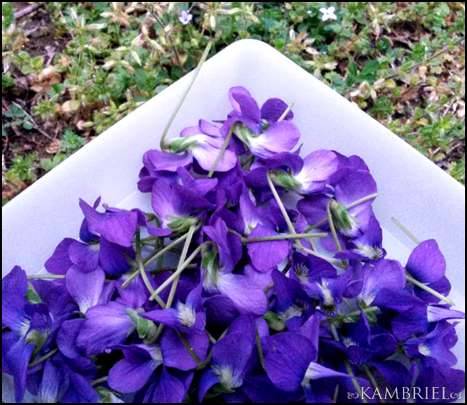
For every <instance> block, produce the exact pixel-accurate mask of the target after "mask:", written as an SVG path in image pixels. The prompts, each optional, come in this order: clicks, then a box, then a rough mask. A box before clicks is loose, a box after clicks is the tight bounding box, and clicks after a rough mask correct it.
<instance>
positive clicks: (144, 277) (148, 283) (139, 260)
mask: <svg viewBox="0 0 467 405" xmlns="http://www.w3.org/2000/svg"><path fill="white" fill-rule="evenodd" d="M136 263H137V266H138V270H139V274H140V275H141V279H142V280H143V283H144V285H145V286H146V288H147V290H148V291H149V294H150V295H153V294H154V288H153V287H152V284H151V281H150V280H149V278H148V275H147V274H146V270H145V268H144V264H143V260H142V258H141V239H140V233H139V231H138V232H137V233H136ZM154 298H155V300H156V301H157V303H158V304H159V305H160V306H161V307H162V308H164V306H165V303H164V301H162V299H161V298H160V297H159V296H158V295H154Z"/></svg>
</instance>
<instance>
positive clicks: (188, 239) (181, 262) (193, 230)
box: [166, 225, 198, 308]
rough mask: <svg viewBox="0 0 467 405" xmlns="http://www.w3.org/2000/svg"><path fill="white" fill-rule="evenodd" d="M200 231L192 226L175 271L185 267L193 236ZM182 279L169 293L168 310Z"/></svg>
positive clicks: (174, 283) (175, 283)
mask: <svg viewBox="0 0 467 405" xmlns="http://www.w3.org/2000/svg"><path fill="white" fill-rule="evenodd" d="M197 229H198V227H197V226H195V225H192V226H191V227H190V229H189V230H188V235H187V238H186V239H185V244H184V245H183V249H182V253H181V254H180V258H179V260H178V265H177V269H176V270H175V271H178V270H180V267H182V266H183V263H184V261H185V259H186V256H187V254H188V249H189V248H190V244H191V240H192V239H193V234H194V233H195V232H196V230H197ZM179 279H180V276H178V277H177V278H175V279H174V282H173V283H172V287H171V289H170V292H169V296H168V298H167V303H166V308H170V307H171V306H172V302H173V300H174V297H175V292H176V291H177V285H178V280H179Z"/></svg>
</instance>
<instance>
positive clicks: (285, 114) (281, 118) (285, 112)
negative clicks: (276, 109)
mask: <svg viewBox="0 0 467 405" xmlns="http://www.w3.org/2000/svg"><path fill="white" fill-rule="evenodd" d="M294 105H295V103H290V104H289V105H288V106H287V108H286V109H285V110H284V112H283V113H282V114H281V116H280V117H279V119H278V120H277V122H280V121H282V120H283V119H285V117H287V114H288V113H289V112H290V110H291V109H292V108H293V106H294Z"/></svg>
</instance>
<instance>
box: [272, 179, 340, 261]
mask: <svg viewBox="0 0 467 405" xmlns="http://www.w3.org/2000/svg"><path fill="white" fill-rule="evenodd" d="M266 177H267V180H268V185H269V188H270V189H271V192H272V195H273V197H274V199H275V200H276V203H277V205H278V206H279V210H280V211H281V213H282V216H283V217H284V220H285V223H286V224H287V227H288V228H289V232H290V233H292V234H294V235H295V234H297V232H296V231H295V227H294V224H293V223H292V221H291V219H290V217H289V214H288V213H287V210H286V209H285V207H284V204H283V202H282V200H281V198H280V196H279V193H278V192H277V190H276V187H275V186H274V183H273V181H272V179H271V175H270V173H269V172H268V173H267V175H266ZM295 245H296V246H297V247H298V248H299V249H301V250H302V251H303V252H305V253H307V254H309V255H312V256H316V257H319V258H320V259H324V260H326V261H328V262H329V263H332V264H337V265H340V264H341V261H340V260H336V259H332V258H328V257H326V256H323V255H320V254H319V253H317V252H315V251H313V250H311V249H307V248H306V247H304V246H303V244H302V243H301V241H300V240H297V241H295Z"/></svg>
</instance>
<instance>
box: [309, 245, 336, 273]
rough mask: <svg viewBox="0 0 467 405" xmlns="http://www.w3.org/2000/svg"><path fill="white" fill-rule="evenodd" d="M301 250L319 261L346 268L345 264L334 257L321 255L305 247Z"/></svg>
mask: <svg viewBox="0 0 467 405" xmlns="http://www.w3.org/2000/svg"><path fill="white" fill-rule="evenodd" d="M301 249H302V250H303V252H305V253H306V254H309V255H310V256H315V257H317V258H318V259H323V260H326V261H327V262H328V263H331V264H333V265H334V266H337V267H342V268H345V265H344V262H343V261H342V260H339V259H334V258H333V257H328V256H325V255H322V254H321V253H318V252H317V251H315V250H311V249H308V248H306V247H304V246H301Z"/></svg>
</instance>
